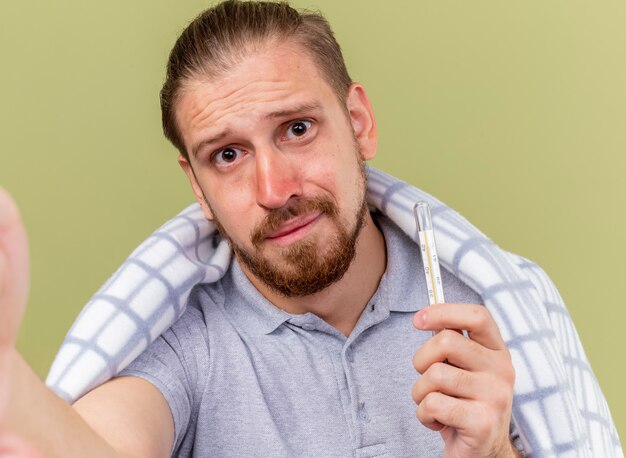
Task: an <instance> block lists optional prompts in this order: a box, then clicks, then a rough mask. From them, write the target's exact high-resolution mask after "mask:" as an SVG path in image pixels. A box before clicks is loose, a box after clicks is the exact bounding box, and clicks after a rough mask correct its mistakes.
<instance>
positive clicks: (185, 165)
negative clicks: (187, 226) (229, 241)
mask: <svg viewBox="0 0 626 458" xmlns="http://www.w3.org/2000/svg"><path fill="white" fill-rule="evenodd" d="M178 164H179V165H180V167H181V168H182V169H183V172H185V175H187V178H188V179H189V183H190V184H191V188H192V189H193V193H194V195H195V196H196V200H197V201H198V203H199V204H200V207H201V208H202V211H203V212H204V216H205V217H206V219H208V220H209V221H213V212H212V211H211V209H210V208H209V205H208V204H207V201H206V200H205V198H204V193H203V192H202V188H201V187H200V185H199V184H198V180H197V179H196V174H195V173H194V171H193V168H192V167H191V164H190V163H189V161H188V160H187V159H185V158H184V157H183V155H182V154H181V155H180V156H178Z"/></svg>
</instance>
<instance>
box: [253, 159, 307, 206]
mask: <svg viewBox="0 0 626 458" xmlns="http://www.w3.org/2000/svg"><path fill="white" fill-rule="evenodd" d="M256 179H257V194H256V200H257V204H258V205H260V206H261V207H264V208H268V209H273V208H280V207H282V206H283V205H285V204H286V203H287V201H288V200H289V199H290V198H291V197H297V196H300V195H302V183H301V181H300V177H299V173H298V170H297V166H296V165H295V164H294V163H293V161H292V158H290V157H287V155H286V153H284V152H281V151H278V150H276V149H274V148H272V147H266V148H263V150H262V151H257V154H256Z"/></svg>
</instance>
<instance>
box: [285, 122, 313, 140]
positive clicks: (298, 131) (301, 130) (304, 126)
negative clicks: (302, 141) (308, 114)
mask: <svg viewBox="0 0 626 458" xmlns="http://www.w3.org/2000/svg"><path fill="white" fill-rule="evenodd" d="M312 125H313V123H312V122H311V121H306V120H299V121H295V122H292V123H291V124H289V127H288V128H287V138H290V139H292V138H298V137H302V136H304V135H306V133H307V132H308V131H309V129H310V128H311V126H312Z"/></svg>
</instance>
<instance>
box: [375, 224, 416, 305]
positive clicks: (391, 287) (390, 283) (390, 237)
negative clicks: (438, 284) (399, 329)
mask: <svg viewBox="0 0 626 458" xmlns="http://www.w3.org/2000/svg"><path fill="white" fill-rule="evenodd" d="M372 216H373V217H374V221H375V222H376V224H377V225H378V227H379V228H380V230H381V231H382V233H383V236H384V238H385V246H386V248H387V268H386V269H385V273H384V274H383V277H382V278H381V280H380V285H379V287H378V291H377V292H376V294H375V295H374V297H373V298H372V301H370V302H373V301H376V302H377V303H376V307H380V306H382V307H384V308H386V309H387V310H389V311H390V312H417V311H418V310H419V309H421V308H423V307H426V306H428V291H427V289H426V280H425V279H424V269H423V267H422V258H421V255H420V251H419V246H418V245H417V243H415V242H414V241H413V240H411V239H410V238H409V237H408V236H407V235H406V234H405V233H404V232H402V230H401V229H400V228H399V227H398V226H396V225H395V224H394V223H393V222H392V221H391V220H390V219H389V218H387V217H386V216H384V215H382V214H380V213H377V214H373V215H372Z"/></svg>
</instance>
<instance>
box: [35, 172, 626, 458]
mask: <svg viewBox="0 0 626 458" xmlns="http://www.w3.org/2000/svg"><path fill="white" fill-rule="evenodd" d="M367 173H368V204H369V205H370V206H371V207H373V208H376V209H378V210H379V211H381V212H382V213H384V214H385V215H387V216H388V217H389V218H390V219H391V220H392V221H394V222H395V223H396V224H397V225H398V226H399V227H400V228H401V229H402V230H403V231H404V232H405V233H407V234H408V235H409V236H410V237H412V238H413V240H416V241H417V229H416V227H415V222H414V219H413V205H414V203H415V202H417V201H426V202H428V203H429V204H430V206H431V210H432V216H433V222H434V226H435V230H436V236H437V247H438V251H439V259H440V262H441V264H442V265H443V266H444V267H445V268H446V269H448V270H449V271H450V272H452V273H454V274H455V275H457V276H458V277H459V278H460V279H461V280H463V281H464V282H465V283H466V284H467V285H468V286H470V287H471V288H472V289H474V290H475V291H476V292H477V293H478V294H480V296H481V297H482V299H483V301H484V304H485V306H486V307H487V308H488V309H489V311H490V312H491V314H492V315H493V317H494V319H495V320H496V322H497V324H498V326H499V328H500V332H501V333H502V336H503V338H504V340H505V341H506V343H507V345H508V347H509V349H510V351H511V355H512V358H513V365H514V366H515V370H516V382H515V396H514V400H513V423H514V425H515V427H516V429H517V431H518V433H519V435H520V440H521V443H522V445H523V448H524V450H525V453H526V455H528V456H541V457H544V456H545V457H552V456H559V457H560V456H572V457H603V458H610V457H621V456H623V452H622V448H621V445H620V442H619V438H618V435H617V432H616V430H615V426H614V424H613V420H612V418H611V414H610V412H609V409H608V406H607V403H606V400H605V398H604V396H603V394H602V391H601V390H600V387H599V385H598V382H597V380H596V378H595V376H594V374H593V371H592V369H591V367H590V365H589V362H588V360H587V357H586V356H585V353H584V350H583V348H582V345H581V343H580V339H579V337H578V334H577V332H576V329H575V328H574V325H573V323H572V320H571V318H570V316H569V314H568V312H567V309H566V308H565V305H564V304H563V301H562V299H561V297H560V296H559V294H558V292H557V290H556V288H555V287H554V285H553V284H552V282H551V281H550V279H549V278H548V277H547V275H546V274H545V273H544V272H543V271H542V270H541V269H540V268H539V267H538V266H536V265H535V264H533V263H532V262H530V261H528V260H526V259H524V258H521V257H519V256H516V255H513V254H510V253H507V252H505V251H503V250H501V249H500V248H499V247H498V246H496V245H495V244H494V243H493V242H492V241H491V240H490V239H489V238H487V237H486V236H485V235H483V234H482V233H481V232H480V231H478V230H477V229H476V228H475V227H474V226H472V225H471V224H470V223H469V222H468V221H467V220H465V219H464V218H463V217H461V216H460V215H459V214H458V213H456V212H455V211H454V210H452V209H451V208H449V207H447V206H445V205H444V204H443V203H441V202H439V201H438V200H436V199H435V198H433V197H432V196H430V195H428V194H426V193H424V192H423V191H420V190H418V189H416V188H414V187H412V186H410V185H408V184H406V183H404V182H402V181H399V180H397V179H396V178H393V177H391V176H390V175H387V174H385V173H383V172H381V171H378V170H376V169H374V168H371V167H370V168H368V171H367ZM230 259H231V253H230V249H229V247H228V244H227V243H226V242H225V241H224V240H222V239H221V238H220V237H219V236H218V234H217V232H216V231H215V229H214V226H213V224H212V223H210V222H208V221H207V220H206V219H205V218H204V215H203V213H202V211H201V209H200V207H199V206H198V205H196V204H194V205H191V206H189V207H188V208H186V209H185V210H183V211H182V212H181V213H180V214H179V215H177V216H175V217H174V218H173V219H171V220H170V221H168V222H167V223H166V224H165V225H163V226H162V227H161V228H159V229H158V230H157V231H156V232H155V233H154V234H152V235H151V236H150V237H149V238H148V239H147V240H146V241H145V242H144V243H142V244H141V245H140V246H139V247H138V248H137V249H136V250H135V251H134V252H133V253H132V254H131V255H130V257H129V258H128V259H127V260H126V261H125V262H124V264H123V265H122V266H121V267H120V268H119V270H118V271H117V272H115V274H114V275H113V276H112V277H111V278H110V279H109V280H108V281H107V282H106V283H105V284H104V286H103V287H102V288H101V289H100V290H99V291H98V292H97V293H96V294H95V295H94V297H93V298H92V299H91V300H90V302H89V303H88V304H87V305H86V306H85V308H84V309H83V311H82V312H81V314H80V315H79V316H78V318H77V319H76V321H75V323H74V325H73V326H72V328H71V329H70V331H69V333H68V334H67V336H66V338H65V340H64V342H63V345H62V347H61V349H60V351H59V353H58V355H57V357H56V359H55V361H54V363H53V365H52V368H51V370H50V374H49V376H48V379H47V381H46V383H47V384H48V386H49V387H50V388H51V389H52V390H53V391H55V392H56V393H57V394H58V395H59V396H61V397H63V398H65V399H66V400H68V401H70V402H71V401H73V400H75V399H77V398H79V397H80V396H82V395H83V394H84V393H86V392H87V391H89V390H90V389H92V388H94V387H95V386H97V385H99V384H101V383H103V382H105V381H106V380H108V379H109V378H111V377H112V376H114V375H115V374H116V373H118V372H119V371H120V370H122V369H123V368H124V367H126V366H127V365H128V364H129V363H130V362H131V361H132V360H133V359H134V358H135V357H137V355H139V354H140V353H141V352H142V351H143V350H144V349H145V348H146V347H147V346H148V345H149V344H150V343H151V342H152V341H153V340H154V339H155V338H156V337H157V336H159V335H160V334H161V333H162V332H163V331H165V330H166V329H167V328H168V327H169V326H170V325H171V324H172V323H173V322H174V321H175V320H176V319H177V318H178V317H180V315H181V314H182V312H183V310H184V308H185V304H186V302H187V298H188V296H189V293H190V291H191V288H192V287H193V286H194V285H196V284H197V283H202V282H214V281H218V280H219V279H220V278H221V277H222V276H223V275H224V272H225V271H226V270H227V269H228V266H229V263H230ZM416 275H417V273H416Z"/></svg>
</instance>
